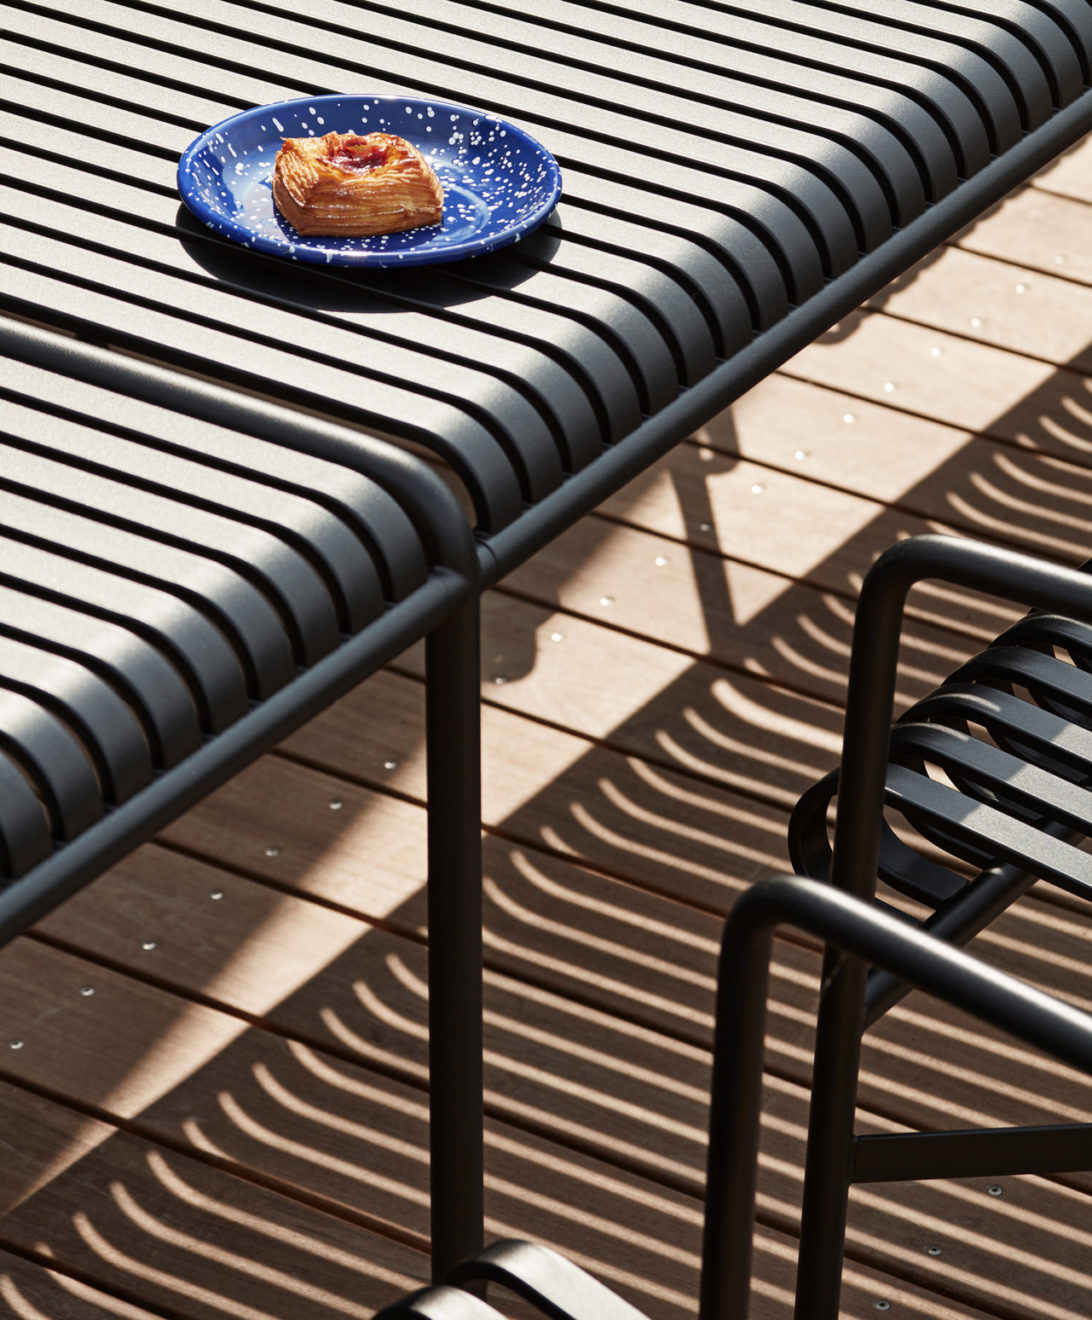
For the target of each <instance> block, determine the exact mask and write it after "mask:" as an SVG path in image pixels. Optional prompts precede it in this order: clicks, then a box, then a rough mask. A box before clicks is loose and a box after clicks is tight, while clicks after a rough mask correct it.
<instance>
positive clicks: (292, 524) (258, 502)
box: [0, 369, 383, 636]
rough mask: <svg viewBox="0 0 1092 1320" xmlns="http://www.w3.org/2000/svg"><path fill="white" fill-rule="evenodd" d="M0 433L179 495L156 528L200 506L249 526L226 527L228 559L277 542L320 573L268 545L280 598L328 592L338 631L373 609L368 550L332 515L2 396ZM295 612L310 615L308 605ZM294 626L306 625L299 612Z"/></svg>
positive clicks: (324, 628)
mask: <svg viewBox="0 0 1092 1320" xmlns="http://www.w3.org/2000/svg"><path fill="white" fill-rule="evenodd" d="M32 370H33V369H28V371H27V373H26V374H27V375H30V374H31V372H32ZM42 375H43V376H44V375H45V373H42ZM22 376H23V373H22V372H20V377H22ZM21 383H22V381H21ZM30 383H31V384H39V383H41V382H40V381H32V382H30ZM43 397H48V396H43ZM0 431H5V432H7V434H8V437H9V438H10V437H11V436H12V435H13V434H18V435H19V436H21V437H23V441H24V447H25V446H26V444H27V443H30V444H32V445H33V447H34V449H35V450H36V451H37V452H38V453H50V452H52V453H55V454H56V455H58V456H59V457H61V458H62V461H72V462H73V463H74V464H75V465H77V466H79V465H83V466H85V467H87V468H88V470H90V471H93V472H97V473H98V475H99V476H104V477H105V476H109V475H112V474H113V475H116V476H118V477H120V478H122V479H123V480H126V481H132V482H133V483H134V485H138V486H140V487H143V489H144V490H146V491H148V492H151V493H152V494H153V495H155V494H158V495H159V496H161V497H164V498H166V499H169V500H178V499H179V498H180V497H181V499H182V500H183V504H182V506H181V508H180V510H179V512H178V514H177V515H171V516H170V518H169V521H163V522H161V523H159V524H158V525H159V527H160V529H161V530H165V529H166V528H167V527H168V526H169V525H170V522H171V521H174V522H178V523H179V525H180V529H184V528H185V526H186V520H187V519H188V518H189V517H190V516H191V515H192V516H193V517H194V518H195V519H196V520H198V521H199V520H200V519H201V518H202V516H203V515H204V514H205V513H206V512H207V513H210V514H212V515H213V516H224V515H227V516H228V517H233V518H235V519H238V520H240V521H242V522H244V523H249V524H252V525H254V528H255V530H256V532H257V533H258V535H257V537H253V538H252V537H251V536H250V534H249V532H248V531H247V530H245V529H243V530H241V531H233V532H232V533H229V536H228V538H227V544H228V545H229V546H230V547H231V553H233V554H235V555H237V556H244V555H250V554H251V553H254V554H255V555H256V556H260V555H261V546H260V538H262V537H267V538H270V540H271V541H275V540H276V539H280V540H283V541H284V542H285V543H287V546H288V547H289V549H290V550H291V553H292V555H294V556H298V557H300V558H301V559H302V563H303V564H306V565H307V566H308V569H309V571H310V572H311V573H312V574H313V573H314V572H318V573H319V574H320V576H321V579H322V586H321V587H319V586H318V584H317V583H315V582H314V581H313V577H309V576H308V573H307V572H304V571H302V569H301V566H300V565H293V564H292V562H291V560H290V559H289V558H288V557H287V556H284V555H283V554H282V553H281V552H280V551H279V550H278V551H277V552H276V554H275V556H274V558H275V559H283V560H284V565H283V568H284V575H285V580H286V588H287V591H288V594H289V596H290V597H295V596H296V595H298V593H299V592H301V591H302V592H306V593H307V594H311V593H314V598H315V599H316V600H321V599H322V598H323V597H324V596H329V597H330V599H331V603H332V605H333V608H334V616H333V618H334V621H335V622H336V626H337V627H339V628H340V629H342V630H343V631H346V632H356V631H358V630H359V629H360V628H362V627H363V626H364V625H365V623H367V622H369V621H370V620H371V619H374V618H375V617H376V616H377V615H378V614H379V613H380V612H381V611H382V608H383V591H382V587H381V585H380V581H379V575H378V573H377V572H376V569H375V565H374V564H373V562H372V560H371V556H370V555H369V554H368V553H367V551H366V549H365V548H364V547H363V546H362V545H361V543H360V542H359V541H358V540H357V539H356V538H355V537H354V536H353V535H352V534H351V533H350V531H349V529H348V528H347V527H346V526H345V524H344V523H342V522H341V520H340V519H339V518H337V517H335V516H334V515H333V514H332V513H330V512H328V511H327V510H326V509H324V508H323V507H322V506H321V505H319V504H315V503H314V502H313V501H308V500H305V499H303V498H301V497H300V496H298V495H294V494H290V493H288V492H285V491H283V490H279V489H277V488H276V487H273V486H266V485H263V484H262V483H261V482H260V481H257V480H254V479H252V478H246V477H240V476H236V475H234V474H232V473H228V472H224V471H223V470H222V469H220V468H216V467H208V466H206V465H204V464H201V463H199V462H195V461H193V460H191V459H186V458H180V457H178V456H176V455H174V454H170V453H166V452H164V451H163V450H161V449H157V448H154V447H150V446H147V445H145V444H143V443H141V442H140V441H139V440H133V439H129V438H120V437H117V436H114V435H111V434H109V433H104V432H103V431H101V430H98V429H94V428H92V427H90V426H87V425H84V424H82V423H79V422H76V421H74V420H72V419H70V418H66V417H57V416H52V415H50V414H49V413H47V412H44V411H43V410H42V409H41V408H35V407H34V405H33V403H30V402H27V403H18V402H16V401H14V400H11V399H6V398H4V397H2V395H0ZM130 507H132V509H133V514H134V515H135V516H137V517H139V516H140V513H141V510H140V509H139V508H138V507H137V506H135V505H134V506H130ZM194 530H196V528H194ZM179 534H180V533H179ZM261 558H262V559H265V558H267V557H266V556H261ZM316 588H317V589H316ZM301 603H303V604H305V602H301ZM305 612H310V609H309V607H308V608H307V610H305ZM327 613H328V611H326V610H324V613H323V616H322V617H317V618H315V620H314V622H315V625H316V627H317V630H318V635H319V636H326V635H327V634H328V633H329V625H328V622H327V618H326V614H327ZM300 626H301V627H306V626H307V625H306V622H305V619H304V616H303V614H301V616H300Z"/></svg>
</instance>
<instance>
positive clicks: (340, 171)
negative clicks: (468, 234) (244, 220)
mask: <svg viewBox="0 0 1092 1320" xmlns="http://www.w3.org/2000/svg"><path fill="white" fill-rule="evenodd" d="M273 200H274V202H275V203H276V206H277V210H278V211H280V213H281V215H283V216H284V218H285V219H286V220H287V221H288V223H289V224H290V225H292V227H293V228H294V229H296V230H297V232H298V233H300V234H301V235H303V236H304V237H319V236H322V237H343V238H349V237H364V236H366V235H370V234H396V233H399V232H400V231H401V230H404V229H418V228H420V227H421V226H423V225H438V224H441V223H442V222H443V218H444V209H443V208H444V190H443V187H442V185H441V183H440V180H439V179H438V178H437V177H436V175H435V173H434V172H433V169H432V166H431V165H429V163H428V161H427V160H425V158H424V156H422V155H421V153H420V152H419V151H418V150H417V148H416V147H415V146H413V145H412V143H409V142H407V141H406V140H405V139H404V138H400V137H395V135H394V134H393V133H368V134H365V135H363V136H362V135H360V134H358V133H327V134H326V135H325V136H324V137H305V138H285V139H284V143H283V145H282V146H281V149H280V151H278V152H277V159H276V163H275V166H274V170H273Z"/></svg>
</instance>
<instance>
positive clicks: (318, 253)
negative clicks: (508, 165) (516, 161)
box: [176, 92, 562, 269]
mask: <svg viewBox="0 0 1092 1320" xmlns="http://www.w3.org/2000/svg"><path fill="white" fill-rule="evenodd" d="M336 101H342V102H343V101H351V102H364V101H366V102H368V104H369V105H377V106H378V105H381V104H383V103H389V104H392V105H400V104H401V105H412V106H414V107H423V108H428V107H431V108H432V109H433V110H434V111H437V112H445V111H446V112H451V111H455V112H458V113H459V114H460V115H471V116H477V117H479V118H482V119H487V120H489V121H490V123H492V124H496V125H498V126H499V127H501V128H503V129H504V130H505V131H506V132H508V133H512V134H514V135H516V136H517V137H518V138H520V139H522V140H523V141H525V142H527V143H529V144H530V145H531V146H532V147H534V148H535V149H537V150H538V151H539V152H540V153H541V156H542V158H543V160H544V161H545V163H546V166H547V169H548V170H549V172H550V176H551V177H550V186H549V188H548V189H547V195H546V197H545V200H544V201H543V202H541V203H540V204H539V206H537V207H536V208H535V209H534V211H532V212H531V213H530V214H529V215H528V216H527V217H525V218H524V219H522V220H520V221H519V222H518V223H517V224H513V225H510V226H508V228H506V229H504V230H502V231H500V232H499V233H497V234H495V235H493V236H491V237H489V238H485V239H480V238H468V239H464V240H462V241H461V242H459V243H449V244H446V245H437V246H435V247H426V246H422V247H419V248H408V249H405V250H404V251H401V252H395V251H382V250H376V251H368V250H364V251H346V250H344V249H331V248H322V247H310V246H308V242H309V240H308V239H306V238H302V237H301V238H300V241H299V244H297V245H296V249H295V251H288V250H287V246H288V245H287V244H285V243H281V242H278V241H277V240H275V239H272V238H269V237H267V236H266V235H263V234H260V233H257V232H255V231H254V230H253V229H250V228H248V227H247V226H246V225H242V224H240V223H239V222H238V221H237V220H234V219H231V218H230V217H227V216H225V215H224V214H223V213H222V212H219V211H216V210H215V209H214V208H213V207H211V206H210V205H209V204H208V203H207V202H206V201H205V200H204V198H203V197H201V196H200V195H199V194H198V193H197V192H196V189H195V187H194V186H193V184H192V178H193V172H194V171H193V160H194V158H195V157H196V156H197V154H198V152H199V151H201V150H202V148H203V147H204V146H205V145H206V143H210V142H211V139H212V137H213V135H214V134H216V133H218V132H223V131H224V129H225V128H227V127H228V126H229V125H231V124H235V123H238V122H240V121H241V120H250V119H253V118H257V117H259V116H261V115H264V114H274V115H275V114H276V112H277V111H278V110H286V109H288V108H291V109H293V110H295V109H296V108H297V107H299V106H306V107H312V106H318V105H319V104H320V103H322V102H327V103H329V102H336ZM176 181H177V186H178V193H179V196H180V197H181V198H182V201H183V203H184V204H185V205H186V207H187V208H188V210H189V211H190V212H191V213H192V214H193V215H194V216H195V217H196V218H197V219H198V220H200V221H201V223H202V224H204V225H206V226H207V227H209V228H210V229H212V230H213V231H214V232H216V233H219V234H221V235H223V236H224V237H225V238H228V239H230V240H232V241H234V242H237V243H239V244H241V245H242V246H244V247H248V248H250V249H251V250H254V251H259V252H263V253H266V254H268V255H271V256H276V257H280V258H282V259H283V260H287V261H295V262H303V263H306V264H313V265H322V266H327V265H329V266H335V265H336V266H357V267H368V266H370V267H373V268H374V267H385V268H387V269H390V268H392V267H398V266H423V265H440V264H445V263H447V262H452V261H461V260H464V259H466V258H468V257H474V256H484V255H485V254H486V253H488V252H495V251H496V250H497V249H498V248H502V247H506V246H507V245H508V244H510V243H515V242H518V241H519V239H520V238H522V237H523V235H524V234H527V233H530V232H531V231H532V230H534V229H536V228H537V227H538V226H539V225H541V224H542V223H543V221H545V220H546V219H547V217H548V216H549V215H550V214H551V213H552V211H553V210H554V208H555V207H556V206H557V204H558V201H559V200H560V198H561V195H562V178H561V167H560V166H559V165H558V163H557V160H556V159H555V157H554V155H553V153H552V152H551V151H549V149H548V148H547V147H545V146H543V144H542V143H541V142H540V141H539V140H538V138H536V137H535V136H534V135H533V134H531V133H528V132H527V130H526V129H524V128H520V127H519V125H518V124H513V123H512V122H511V121H510V120H508V119H504V118H502V117H501V116H500V115H496V114H494V113H493V112H492V111H490V110H482V109H478V108H476V107H474V106H469V105H463V104H459V103H457V102H455V101H445V100H439V99H437V98H435V97H431V96H420V95H418V94H416V93H413V94H410V93H406V94H405V95H402V96H399V95H398V94H397V93H395V92H389V93H386V92H385V93H382V94H378V93H375V92H368V93H363V92H323V93H322V94H321V95H316V96H296V97H292V98H291V99H289V100H285V101H271V102H269V103H268V104H265V105H256V106H251V107H250V108H249V109H246V110H238V111H236V112H235V114H232V115H227V116H226V117H225V118H223V119H221V120H218V121H217V122H216V123H215V124H211V125H210V126H209V127H208V128H206V129H203V130H202V131H201V132H200V133H199V134H198V135H197V136H196V137H195V138H194V139H193V141H192V142H190V144H189V145H188V146H187V147H186V149H185V150H184V151H183V152H182V154H181V156H180V157H179V159H178V168H177V171H176ZM316 237H320V236H317V235H316Z"/></svg>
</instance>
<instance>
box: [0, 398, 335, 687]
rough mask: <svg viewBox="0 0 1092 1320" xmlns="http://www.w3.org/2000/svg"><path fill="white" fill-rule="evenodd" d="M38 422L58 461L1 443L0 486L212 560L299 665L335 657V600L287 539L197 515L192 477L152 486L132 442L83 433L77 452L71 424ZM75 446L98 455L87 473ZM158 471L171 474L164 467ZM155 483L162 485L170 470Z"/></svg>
mask: <svg viewBox="0 0 1092 1320" xmlns="http://www.w3.org/2000/svg"><path fill="white" fill-rule="evenodd" d="M11 412H12V409H11V408H9V409H7V413H5V416H4V421H7V420H16V421H18V420H20V418H11V417H9V414H11ZM25 418H26V421H28V422H33V413H30V412H29V411H26V412H25ZM4 421H0V426H3V425H4ZM42 421H44V424H45V425H42V426H41V430H40V434H44V437H45V444H42V442H41V441H40V442H38V444H40V445H41V447H42V449H46V450H51V451H53V454H54V455H57V457H44V455H42V454H41V451H38V453H34V451H32V450H29V449H25V447H22V446H17V445H16V444H13V442H12V440H11V438H9V437H7V436H4V437H3V440H0V453H1V454H3V465H0V487H7V488H9V490H13V491H16V492H18V494H22V495H30V498H40V499H42V500H44V502H46V503H51V502H54V500H55V502H57V504H58V507H59V508H67V510H71V511H75V512H78V513H81V515H82V516H87V517H92V519H95V520H100V521H103V523H104V524H110V525H111V527H115V528H118V529H119V531H121V532H127V533H132V535H133V536H141V537H149V539H153V540H154V541H156V543H157V550H156V552H154V553H156V556H158V554H160V553H165V554H166V556H168V557H169V556H170V552H172V549H177V550H178V552H181V553H182V554H185V556H189V554H198V556H201V557H209V558H213V560H217V561H219V562H221V564H223V565H224V566H226V568H228V569H230V570H231V572H232V573H238V574H239V576H240V577H243V578H246V579H247V581H248V582H250V583H251V585H252V586H254V587H255V589H256V590H257V591H260V593H261V595H263V597H264V598H265V599H267V601H268V602H269V605H271V606H272V609H273V610H275V611H276V615H277V616H279V618H280V619H281V626H283V627H284V630H285V631H287V634H288V636H289V639H290V643H292V649H293V653H294V655H296V657H297V663H302V664H314V661H316V660H318V659H320V657H321V656H324V655H326V653H329V652H330V651H333V649H334V647H335V645H337V644H338V634H339V628H338V618H337V611H335V607H334V601H333V599H331V598H330V593H329V591H327V589H326V583H325V582H324V579H322V577H320V574H318V573H317V572H316V569H314V565H313V564H312V562H309V560H308V558H305V557H304V556H302V554H301V553H300V552H298V549H296V548H294V546H293V545H290V544H289V543H288V540H287V539H281V537H280V536H277V535H273V533H271V532H269V531H267V529H265V528H263V527H256V525H255V524H254V523H252V521H250V519H246V520H244V519H243V517H239V516H236V515H235V512H234V511H232V515H231V516H226V515H224V513H223V512H218V511H213V510H210V508H202V507H201V504H199V503H198V502H197V500H195V499H193V498H189V499H186V498H185V495H186V494H189V495H190V496H193V494H194V490H195V486H197V483H195V482H194V480H193V477H191V475H188V477H185V478H182V474H181V473H180V474H178V475H180V478H182V479H185V480H186V484H188V487H189V490H188V491H185V492H184V494H182V498H178V495H177V494H176V492H172V491H170V490H169V487H168V486H166V484H165V483H158V482H156V483H154V486H153V484H152V474H153V473H154V471H156V467H157V463H156V461H154V457H156V455H151V457H152V459H153V462H152V463H148V458H149V455H148V454H147V453H145V454H144V455H143V457H144V463H143V465H141V463H140V458H141V455H140V454H139V451H137V453H135V450H136V449H137V446H135V445H132V444H131V442H129V441H121V440H115V438H114V437H108V436H96V434H95V433H94V432H85V441H86V444H85V445H83V446H81V444H79V429H78V428H77V426H75V425H74V424H71V422H67V421H65V420H61V418H55V417H44V418H42ZM82 447H83V449H85V451H87V453H92V454H94V455H95V458H94V463H92V465H88V463H85V462H81V461H79V459H81V453H79V451H81V449H82ZM162 466H164V467H165V469H169V466H170V465H169V463H166V465H162ZM140 467H143V473H141V477H143V480H141V482H136V480H133V479H132V477H133V469H136V470H137V471H139V470H140ZM106 473H110V475H106ZM162 477H164V478H166V477H169V473H168V471H164V473H162ZM206 486H207V483H206ZM156 487H157V488H156ZM248 494H250V495H251V496H252V494H254V492H248ZM248 503H252V500H248ZM247 512H250V510H247ZM158 546H162V550H160V549H158ZM197 577H198V579H201V578H202V577H205V574H203V573H202V572H201V570H198V572H197ZM259 653H260V652H259Z"/></svg>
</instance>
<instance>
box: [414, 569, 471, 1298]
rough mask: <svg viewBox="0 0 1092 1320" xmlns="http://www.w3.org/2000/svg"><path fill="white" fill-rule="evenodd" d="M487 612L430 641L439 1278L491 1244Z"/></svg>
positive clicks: (432, 1043)
mask: <svg viewBox="0 0 1092 1320" xmlns="http://www.w3.org/2000/svg"><path fill="white" fill-rule="evenodd" d="M479 635H480V634H479V608H478V597H477V594H476V593H473V594H472V596H471V599H470V600H469V601H468V603H467V604H466V605H464V606H463V607H462V609H461V610H460V611H459V612H458V613H457V614H455V615H454V616H453V617H452V618H450V619H449V620H448V621H447V622H445V623H443V624H441V625H440V626H439V627H438V628H437V629H436V630H435V631H434V632H432V633H431V634H430V635H429V637H428V639H427V641H426V678H427V698H426V703H427V734H426V740H427V749H428V808H429V844H428V870H429V881H428V930H429V973H428V975H429V1075H430V1115H431V1116H430V1131H431V1137H430V1142H431V1176H430V1183H431V1203H432V1278H433V1280H434V1282H439V1281H440V1280H441V1279H443V1277H444V1276H445V1275H446V1274H447V1273H448V1271H449V1270H450V1269H451V1268H452V1267H453V1266H454V1265H456V1264H457V1263H458V1262H459V1261H461V1260H465V1259H466V1258H467V1257H468V1256H472V1255H474V1254H476V1253H477V1252H478V1251H480V1250H481V1248H482V1246H483V1217H484V1193H483V1149H484V1140H483V1133H482V1120H483V1113H482V1103H483V1102H482V1095H483V1067H482V889H481V876H482V858H481V716H480V705H479V683H480V669H479V646H480V643H479Z"/></svg>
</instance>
